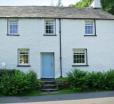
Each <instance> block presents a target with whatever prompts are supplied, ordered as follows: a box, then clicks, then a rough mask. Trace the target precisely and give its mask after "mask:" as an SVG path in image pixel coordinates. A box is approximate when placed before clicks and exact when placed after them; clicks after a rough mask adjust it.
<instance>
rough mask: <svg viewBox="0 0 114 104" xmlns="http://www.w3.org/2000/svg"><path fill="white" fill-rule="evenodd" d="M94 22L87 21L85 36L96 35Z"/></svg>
mask: <svg viewBox="0 0 114 104" xmlns="http://www.w3.org/2000/svg"><path fill="white" fill-rule="evenodd" d="M94 23H95V22H94V20H87V21H85V35H95V25H94Z"/></svg>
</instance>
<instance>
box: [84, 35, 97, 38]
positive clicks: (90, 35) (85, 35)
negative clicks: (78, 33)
mask: <svg viewBox="0 0 114 104" xmlns="http://www.w3.org/2000/svg"><path fill="white" fill-rule="evenodd" d="M86 36H87V37H89V36H90V37H91V36H94V37H96V36H97V35H96V34H90V35H86V34H85V35H84V37H86Z"/></svg>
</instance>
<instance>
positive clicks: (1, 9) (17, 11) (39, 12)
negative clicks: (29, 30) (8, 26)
mask: <svg viewBox="0 0 114 104" xmlns="http://www.w3.org/2000/svg"><path fill="white" fill-rule="evenodd" d="M0 17H24V18H66V19H88V18H89V19H106V20H114V16H113V15H111V14H109V13H107V12H105V11H103V10H101V9H93V8H86V9H75V8H71V7H52V6H0Z"/></svg>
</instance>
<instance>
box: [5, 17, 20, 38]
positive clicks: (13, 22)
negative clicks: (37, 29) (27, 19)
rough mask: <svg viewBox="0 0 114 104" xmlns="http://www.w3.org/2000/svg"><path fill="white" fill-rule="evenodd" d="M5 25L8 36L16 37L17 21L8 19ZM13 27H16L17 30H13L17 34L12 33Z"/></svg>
mask: <svg viewBox="0 0 114 104" xmlns="http://www.w3.org/2000/svg"><path fill="white" fill-rule="evenodd" d="M7 25H8V35H11V36H15V35H16V36H17V35H19V34H18V28H19V26H18V20H17V19H8V24H7ZM11 26H12V28H11ZM14 26H16V27H17V28H15V29H16V31H17V32H14V30H13V29H14V28H13V27H14ZM11 29H12V30H11ZM11 31H12V32H11Z"/></svg>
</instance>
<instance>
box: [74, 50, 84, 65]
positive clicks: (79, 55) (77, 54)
mask: <svg viewBox="0 0 114 104" xmlns="http://www.w3.org/2000/svg"><path fill="white" fill-rule="evenodd" d="M85 58H86V50H85V49H75V50H74V55H73V62H74V63H77V64H84V63H86V59H85Z"/></svg>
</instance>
